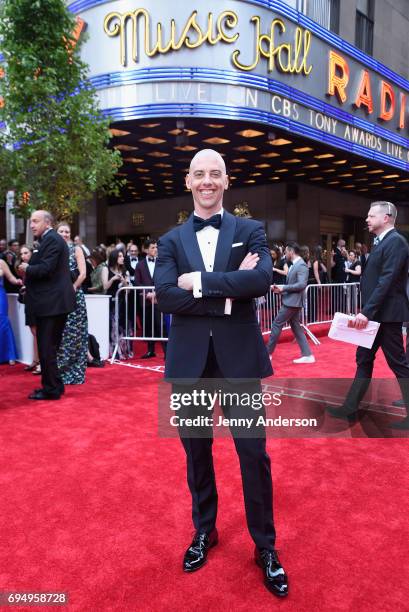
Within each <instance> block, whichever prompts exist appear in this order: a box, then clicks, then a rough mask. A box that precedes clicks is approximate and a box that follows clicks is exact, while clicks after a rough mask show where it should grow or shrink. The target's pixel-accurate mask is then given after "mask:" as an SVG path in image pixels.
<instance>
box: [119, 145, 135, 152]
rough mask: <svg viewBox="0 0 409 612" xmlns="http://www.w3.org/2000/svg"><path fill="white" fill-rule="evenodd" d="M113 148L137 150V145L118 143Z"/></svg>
mask: <svg viewBox="0 0 409 612" xmlns="http://www.w3.org/2000/svg"><path fill="white" fill-rule="evenodd" d="M114 149H118V151H137V150H138V147H133V146H131V145H126V144H119V145H115V146H114Z"/></svg>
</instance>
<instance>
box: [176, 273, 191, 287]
mask: <svg viewBox="0 0 409 612" xmlns="http://www.w3.org/2000/svg"><path fill="white" fill-rule="evenodd" d="M193 279H194V276H193V273H192V272H187V273H186V274H181V276H179V278H178V287H179V288H180V289H186V291H193Z"/></svg>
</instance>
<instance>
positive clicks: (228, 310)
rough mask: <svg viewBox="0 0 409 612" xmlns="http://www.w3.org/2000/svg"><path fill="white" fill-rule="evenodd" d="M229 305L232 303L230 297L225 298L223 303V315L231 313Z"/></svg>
mask: <svg viewBox="0 0 409 612" xmlns="http://www.w3.org/2000/svg"><path fill="white" fill-rule="evenodd" d="M231 305H232V300H231V298H226V302H225V304H224V314H225V315H231Z"/></svg>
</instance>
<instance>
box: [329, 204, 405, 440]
mask: <svg viewBox="0 0 409 612" xmlns="http://www.w3.org/2000/svg"><path fill="white" fill-rule="evenodd" d="M396 215H397V210H396V206H395V205H394V204H392V203H391V202H373V203H372V204H371V207H370V209H369V212H368V217H367V219H366V221H367V223H368V228H369V231H370V232H372V233H373V234H375V236H376V237H375V240H374V246H373V249H372V251H371V256H370V258H369V259H368V262H367V264H366V267H365V270H364V272H363V274H362V277H361V296H362V310H361V312H360V313H359V314H358V315H357V316H356V317H355V319H354V321H353V322H352V323H351V326H352V327H356V328H357V329H365V327H366V326H367V324H368V321H369V320H372V321H378V322H379V323H380V327H379V330H378V333H377V335H376V338H375V340H374V343H373V345H372V348H370V349H368V348H365V347H362V346H359V347H358V348H357V351H356V363H357V370H356V374H355V379H354V381H353V383H352V385H351V387H350V389H349V391H348V394H347V396H346V398H345V401H344V404H343V405H342V406H341V407H340V408H328V409H327V411H328V412H329V414H331V415H332V416H334V417H337V418H341V419H346V420H349V419H351V418H353V417H355V415H356V412H357V410H358V408H359V403H360V401H361V400H362V398H363V397H364V395H365V393H366V391H367V389H368V387H369V383H370V379H371V377H372V371H373V367H374V361H375V356H376V353H377V351H378V349H379V348H382V351H383V353H384V355H385V357H386V361H387V363H388V365H389V367H390V368H391V370H392V372H393V373H394V374H395V376H396V378H397V379H398V383H399V386H400V388H401V392H402V396H403V400H404V404H405V406H406V410H407V416H406V418H405V419H404V420H403V421H398V422H394V423H392V424H391V427H395V428H399V429H401V428H403V429H406V428H409V385H408V383H409V380H408V379H409V365H408V362H407V361H406V357H405V352H404V349H403V337H402V322H403V321H407V320H409V300H408V296H407V294H406V282H407V278H408V266H409V249H408V245H407V243H406V240H405V239H404V238H403V236H401V235H400V234H399V233H398V232H397V231H396V229H395V221H396Z"/></svg>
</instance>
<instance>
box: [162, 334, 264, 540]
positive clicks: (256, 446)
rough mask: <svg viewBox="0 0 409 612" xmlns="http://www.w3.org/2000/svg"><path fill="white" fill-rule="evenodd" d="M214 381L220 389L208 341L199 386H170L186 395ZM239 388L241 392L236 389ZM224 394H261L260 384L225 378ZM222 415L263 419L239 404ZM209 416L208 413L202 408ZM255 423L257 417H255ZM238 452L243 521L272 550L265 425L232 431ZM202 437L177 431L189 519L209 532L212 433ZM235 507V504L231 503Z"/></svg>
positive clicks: (213, 496)
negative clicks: (183, 454)
mask: <svg viewBox="0 0 409 612" xmlns="http://www.w3.org/2000/svg"><path fill="white" fill-rule="evenodd" d="M208 379H216V381H217V382H216V381H215V382H216V386H215V387H214V391H219V390H220V382H221V380H222V379H223V375H222V373H221V371H220V369H219V367H218V364H217V361H216V356H215V353H214V349H213V343H212V342H210V347H209V353H208V357H207V363H206V367H205V370H204V372H203V374H202V382H204V385H203V384H202V382H201V381H198V383H197V384H195V385H191V386H190V388H189V386H188V385H176V384H174V385H173V389H172V390H173V392H174V393H175V392H178V393H184V392H189V390H190V391H192V390H193V389H195V390H200V389H201V388H204V387H205V388H206V390H207V391H208V390H209V384H208V383H209V380H208ZM240 387H241V388H242V389H241V390H240ZM222 392H224V393H229V392H230V393H240V392H242V393H246V394H247V393H260V392H261V384H260V381H259V380H258V381H252V382H248V383H245V384H243V385H241V384H236V383H228V382H227V381H224V380H223V388H222ZM221 408H222V411H223V414H224V416H225V417H227V418H228V417H230V416H231V417H237V416H238V417H243V418H245V417H246V416H247V417H249V418H251V417H252V418H254V417H256V418H257V417H258V416H261V415H263V416H265V412H264V409H261V410H258V411H257V413H256V415H255V411H254V410H253V409H252V408H251V407H248V406H245V407H243V406H241V405H240V406H238V405H234V404H233V403H232V404H230V406H228V407H225V406H224V407H223V406H221ZM204 412H206V413H207V415H211V414H212V413H211V412H209V411H208V410H207V408H206V407H204ZM255 420H256V419H255ZM230 431H231V434H232V436H233V440H234V444H235V448H236V452H237V454H238V457H239V462H240V470H241V477H242V485H243V494H244V504H245V511H246V520H247V526H248V530H249V532H250V535H251V537H252V539H253V541H254V543H255V544H256V546H257V547H258V548H265V549H268V550H272V549H274V545H275V539H276V533H275V528H274V520H273V486H272V479H271V466H270V458H269V456H268V454H267V452H266V438H265V428H264V426H262V427H258V428H257V429H256V431H255V430H254V429H253V430H250V431H249V432H247V434H248V435H246V434H244V435H243V431H242V429H240V430H239V429H237V428H235V427H234V426H231V427H230ZM202 433H203V435H202V436H200V437H191V436H189V437H185V436H184V432H183V428H179V435H180V437H181V442H182V444H183V447H184V449H185V452H186V457H187V481H188V485H189V489H190V492H191V495H192V518H193V524H194V526H195V529H196V530H197V531H200V532H206V533H210V532H211V531H212V529H214V527H215V525H216V517H217V501H218V496H217V489H216V479H215V472H214V467H213V455H212V445H213V429H212V428H211V427H207V428H204V431H203V432H202ZM231 503H236V500H235V499H233V500H231Z"/></svg>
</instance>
